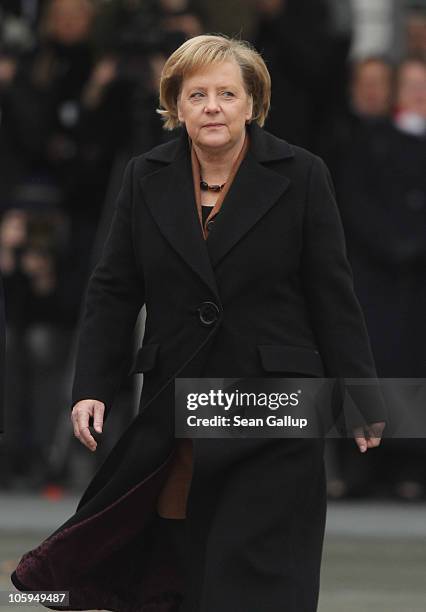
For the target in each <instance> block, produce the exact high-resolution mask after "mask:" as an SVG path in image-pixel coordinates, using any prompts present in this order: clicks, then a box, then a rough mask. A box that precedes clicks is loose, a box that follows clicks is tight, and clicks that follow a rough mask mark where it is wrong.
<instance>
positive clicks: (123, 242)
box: [72, 159, 145, 420]
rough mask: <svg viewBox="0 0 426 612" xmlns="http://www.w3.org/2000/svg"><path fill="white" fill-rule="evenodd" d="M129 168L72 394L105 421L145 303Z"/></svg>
mask: <svg viewBox="0 0 426 612" xmlns="http://www.w3.org/2000/svg"><path fill="white" fill-rule="evenodd" d="M134 162H135V159H132V160H130V162H129V163H128V165H127V167H126V170H125V172H124V178H123V183H122V186H121V189H120V192H119V195H118V198H117V201H116V205H115V211H114V216H113V219H112V223H111V227H110V230H109V234H108V237H107V239H106V242H105V245H104V249H103V253H102V256H101V258H100V260H99V262H98V264H97V265H96V267H95V269H94V270H93V273H92V275H91V277H90V279H89V283H88V287H87V292H86V297H85V305H84V312H83V317H82V321H81V324H80V333H79V340H78V347H77V357H76V365H75V374H74V381H73V389H72V406H74V404H75V403H76V402H78V401H79V400H81V399H97V400H100V401H102V402H104V404H105V415H104V420H105V419H106V417H107V415H108V413H109V410H110V408H111V404H112V402H113V399H114V397H115V394H116V392H117V390H118V387H119V385H120V383H121V380H122V377H123V374H124V368H125V366H126V365H127V360H126V356H127V354H128V352H129V349H130V348H131V340H132V335H133V331H134V328H135V324H136V320H137V317H138V314H139V311H140V309H141V308H142V306H143V304H144V302H145V290H144V282H143V276H142V272H141V271H139V270H138V268H137V264H136V259H135V253H134V242H133V228H132V199H133V193H132V191H133V189H132V184H133V172H134Z"/></svg>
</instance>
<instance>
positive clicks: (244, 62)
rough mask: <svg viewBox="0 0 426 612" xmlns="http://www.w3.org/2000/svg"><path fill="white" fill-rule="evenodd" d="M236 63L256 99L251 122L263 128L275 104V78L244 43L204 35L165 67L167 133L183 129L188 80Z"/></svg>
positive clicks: (176, 53) (163, 104)
mask: <svg viewBox="0 0 426 612" xmlns="http://www.w3.org/2000/svg"><path fill="white" fill-rule="evenodd" d="M232 59H234V60H235V61H236V62H237V64H238V65H239V67H240V69H241V73H242V77H243V81H244V85H245V89H246V91H247V94H248V95H250V96H251V97H252V99H253V113H252V118H251V121H256V122H257V123H258V124H259V125H260V126H261V127H262V126H263V125H264V123H265V119H266V117H267V115H268V112H269V107H270V103H271V77H270V75H269V72H268V69H267V67H266V64H265V62H264V61H263V59H262V57H261V55H260V54H259V53H258V52H257V51H256V50H255V49H254V48H253V47H252V46H251V45H250V43H248V42H246V41H244V40H236V39H234V38H229V37H227V36H225V35H222V34H220V35H216V34H203V35H201V36H195V37H194V38H190V39H189V40H187V41H186V42H184V43H183V45H181V46H180V47H179V48H178V49H176V51H174V52H173V53H172V55H171V56H170V57H169V59H168V60H167V61H166V63H165V64H164V68H163V71H162V74H161V80H160V106H161V107H162V108H160V109H157V112H158V113H159V114H160V115H161V116H162V118H163V120H164V125H163V127H164V129H166V130H173V129H174V128H176V127H178V126H179V125H180V121H179V118H178V111H177V100H178V97H179V94H180V91H181V87H182V82H183V80H184V78H185V77H186V76H187V75H188V74H191V73H193V72H196V71H197V70H199V69H201V68H204V67H206V66H208V65H209V64H213V63H220V62H223V61H227V60H228V61H229V60H232Z"/></svg>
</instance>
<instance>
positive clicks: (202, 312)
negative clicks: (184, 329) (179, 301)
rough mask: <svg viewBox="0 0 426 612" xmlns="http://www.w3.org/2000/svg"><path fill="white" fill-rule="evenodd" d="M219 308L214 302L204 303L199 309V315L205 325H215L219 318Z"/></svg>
mask: <svg viewBox="0 0 426 612" xmlns="http://www.w3.org/2000/svg"><path fill="white" fill-rule="evenodd" d="M219 313H220V310H219V306H218V305H217V304H215V303H214V302H203V303H202V304H201V306H199V307H198V315H199V317H200V322H201V323H202V324H203V325H213V323H215V322H216V321H217V319H218V318H219Z"/></svg>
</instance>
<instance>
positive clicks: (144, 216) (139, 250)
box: [12, 36, 383, 612]
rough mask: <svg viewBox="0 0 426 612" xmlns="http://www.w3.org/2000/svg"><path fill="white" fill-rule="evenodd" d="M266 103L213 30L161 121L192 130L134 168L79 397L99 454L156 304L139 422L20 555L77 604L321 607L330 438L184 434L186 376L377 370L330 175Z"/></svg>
mask: <svg viewBox="0 0 426 612" xmlns="http://www.w3.org/2000/svg"><path fill="white" fill-rule="evenodd" d="M269 100H270V79H269V74H268V71H267V69H266V66H265V64H264V62H263V60H262V59H261V57H260V56H259V55H258V54H257V53H256V52H255V51H254V50H252V49H251V48H250V47H249V46H248V45H247V44H245V43H243V42H240V41H235V40H229V39H227V38H224V37H221V36H199V37H196V38H193V39H191V40H189V41H187V42H186V43H184V44H183V45H182V46H181V47H180V48H179V49H178V50H177V51H175V53H174V54H173V55H172V56H171V57H170V58H169V60H168V61H167V63H166V65H165V67H164V70H163V75H162V82H161V92H160V101H161V103H162V106H163V110H162V113H163V115H164V118H165V126H166V128H174V127H176V126H177V125H182V126H184V129H183V130H182V135H181V137H180V138H178V139H176V140H174V141H172V142H170V143H167V144H164V145H161V146H159V147H156V148H155V149H153V150H151V151H150V152H149V153H146V154H144V155H141V156H139V157H135V158H133V159H132V160H131V161H130V162H129V164H128V167H127V169H126V172H125V176H124V181H123V186H122V189H121V192H120V194H119V197H118V201H117V207H116V212H115V217H114V220H113V223H112V227H111V230H110V234H109V236H108V239H107V242H106V245H105V248H104V252H103V256H102V258H101V261H100V262H99V264H98V266H97V267H96V269H95V270H94V272H93V275H92V277H91V280H90V283H89V288H88V293H87V299H86V310H85V316H84V320H83V323H82V328H81V334H80V342H79V350H78V357H77V364H76V372H75V380H74V388H73V409H72V421H73V426H74V431H75V435H76V436H77V437H78V438H79V439H80V440H81V441H82V442H83V443H84V444H85V445H86V446H88V447H89V448H91V449H92V450H95V448H96V445H97V442H96V440H95V438H94V437H93V436H92V434H91V432H90V429H89V423H90V419H91V418H93V422H94V427H95V430H96V431H97V432H100V431H101V429H102V424H103V421H104V419H106V418H107V416H108V413H109V411H110V409H111V406H112V404H113V401H114V397H115V395H116V393H117V390H118V388H119V386H120V382H121V380H122V378H123V376H125V375H126V371H125V370H124V368H125V355H126V352H127V350H128V347H129V345H130V343H131V339H132V333H133V329H134V326H135V322H136V319H137V316H138V313H139V311H140V309H141V307H142V306H143V305H144V304H146V308H147V318H146V324H145V335H144V341H143V346H142V347H141V348H140V350H139V351H138V353H137V357H136V362H135V366H134V368H133V370H132V372H143V373H144V385H143V390H142V394H141V400H140V407H139V414H138V415H137V416H136V417H135V419H134V420H133V421H132V423H131V424H130V426H129V427H128V428H127V429H126V431H125V432H124V434H123V435H122V437H121V438H120V440H119V441H118V442H117V444H116V445H115V447H114V448H113V450H112V452H111V453H110V455H109V456H108V457H107V459H106V461H105V462H104V463H103V465H102V466H101V468H100V469H99V470H98V472H97V473H96V475H95V477H94V478H93V480H92V481H91V482H90V484H89V486H88V487H87V489H86V491H85V492H84V494H83V496H82V498H81V500H80V502H79V504H78V507H77V510H76V513H75V514H74V515H73V516H72V517H71V518H70V519H68V520H67V521H66V522H65V523H64V524H63V525H61V526H60V527H59V528H58V529H57V530H56V531H55V532H54V533H53V534H51V535H50V536H49V537H48V538H47V539H46V540H45V541H44V542H42V543H41V544H40V545H39V546H38V547H37V548H36V549H34V550H32V551H30V552H28V553H26V554H25V555H24V556H23V558H22V559H21V561H20V563H19V565H18V567H17V568H16V570H15V572H14V573H13V575H12V580H13V583H14V584H15V586H16V587H17V588H18V589H21V590H25V589H57V590H68V591H69V593H70V606H69V608H65V609H90V608H98V609H99V608H103V609H106V610H116V611H119V612H136V611H138V612H154V611H155V612H172V611H177V610H179V612H218V611H219V610H220V611H221V612H276V611H277V610H279V609H285V610H286V612H314V611H315V610H316V608H317V601H318V591H319V575H320V561H321V553H322V543H323V534H324V526H325V515H326V494H325V476H324V461H323V448H324V440H323V439H321V438H306V439H303V438H292V439H282V438H281V439H276V438H275V439H266V438H256V439H247V438H233V439H221V438H212V439H209V438H194V439H193V440H190V439H185V438H182V439H179V440H177V439H176V438H175V437H174V408H175V404H174V381H175V378H177V377H186V378H188V377H200V378H201V377H216V378H220V377H225V378H230V377H236V378H241V377H244V378H249V379H250V378H251V377H262V376H265V377H267V376H271V375H274V376H286V375H290V376H293V375H296V376H306V377H357V378H359V377H362V378H364V377H368V378H369V377H374V376H375V367H374V364H373V359H372V356H371V351H370V346H369V340H368V337H367V333H366V329H365V324H364V320H363V316H362V313H361V310H360V307H359V304H358V301H357V299H356V297H355V295H354V291H353V285H352V275H351V270H350V267H349V264H348V261H347V259H346V254H345V244H344V236H343V231H342V227H341V222H340V218H339V214H338V210H337V207H336V202H335V199H334V195H333V188H332V184H331V180H330V176H329V173H328V171H327V169H326V167H325V165H324V163H323V162H322V160H321V159H320V158H318V157H316V156H315V155H313V154H311V153H309V152H308V151H306V150H304V149H302V148H300V147H297V146H292V145H290V144H288V143H287V142H285V141H283V140H280V139H278V138H276V137H274V136H272V135H271V134H268V133H267V132H265V131H263V129H262V127H261V126H262V125H263V123H264V120H265V117H266V115H267V112H268V109H269ZM373 412H374V411H373ZM370 416H371V413H370ZM374 416H377V418H372V419H371V422H373V421H381V419H380V418H379V416H380V411H379V410H378V411H377V413H376V415H374ZM382 426H383V424H381V425H380V426H379V431H376V434H377V435H373V436H372V437H370V438H369V437H368V435H367V430H366V431H365V434H364V432H361V433H359V436H358V437H357V438H356V443H357V444H358V446H359V448H360V450H361V451H363V452H364V451H365V450H366V449H367V448H368V447H373V446H377V445H378V444H379V442H380V433H381V429H380V427H382ZM179 530H180V533H178V532H179ZM180 536H182V541H181V542H180V544H179V542H178V538H179V537H180ZM173 542H174V543H173ZM44 605H47V607H50V608H52V609H56V607H55V602H52V601H50V602H49V601H48V602H46V603H45V604H44ZM58 609H59V608H58ZM61 609H62V608H61Z"/></svg>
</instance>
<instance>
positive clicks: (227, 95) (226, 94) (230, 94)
mask: <svg viewBox="0 0 426 612" xmlns="http://www.w3.org/2000/svg"><path fill="white" fill-rule="evenodd" d="M223 95H224V96H225V98H233V97H234V94H233V93H232V91H224V92H223Z"/></svg>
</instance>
